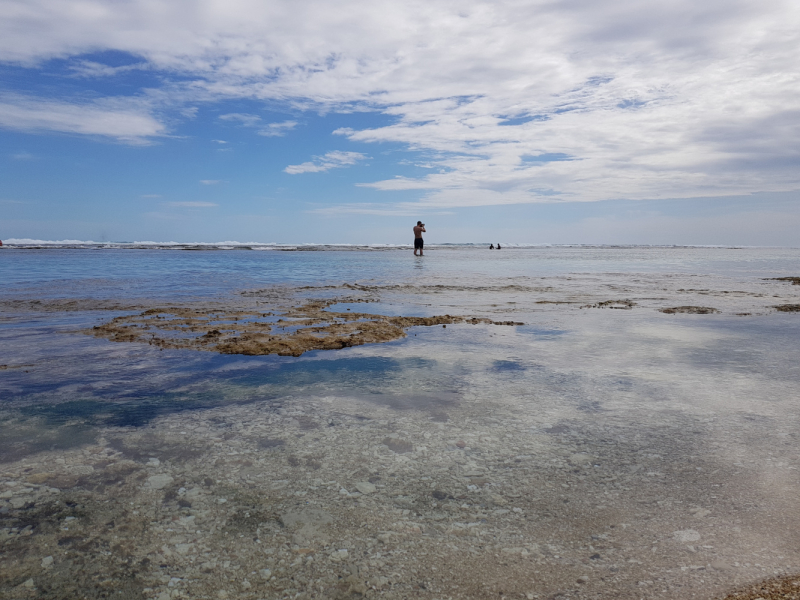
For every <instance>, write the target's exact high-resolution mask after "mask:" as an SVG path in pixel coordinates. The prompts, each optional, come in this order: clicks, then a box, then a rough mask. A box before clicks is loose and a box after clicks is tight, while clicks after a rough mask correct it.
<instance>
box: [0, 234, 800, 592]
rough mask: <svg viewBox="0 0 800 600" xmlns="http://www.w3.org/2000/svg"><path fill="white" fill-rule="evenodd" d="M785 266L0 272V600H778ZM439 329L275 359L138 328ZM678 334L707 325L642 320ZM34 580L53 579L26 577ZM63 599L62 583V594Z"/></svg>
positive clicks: (794, 559) (791, 270) (563, 255)
mask: <svg viewBox="0 0 800 600" xmlns="http://www.w3.org/2000/svg"><path fill="white" fill-rule="evenodd" d="M798 258H800V251H797V250H786V249H725V248H528V249H504V250H502V251H500V252H496V251H495V252H489V251H484V250H483V249H477V248H442V249H431V250H429V251H428V254H427V255H426V256H425V257H424V258H423V259H415V258H413V257H412V256H410V253H408V252H406V251H399V250H396V251H390V250H384V251H381V252H375V251H354V250H350V251H341V252H339V251H318V252H278V251H271V252H247V251H204V252H185V251H180V250H129V249H93V250H87V249H47V250H24V249H14V248H11V249H7V248H4V249H2V251H0V269H2V277H3V281H4V286H3V289H2V291H0V311H2V312H0V348H5V349H6V350H5V351H2V352H1V353H0V357H1V358H0V364H1V365H3V367H2V370H0V398H2V405H0V436H2V439H3V444H2V446H0V518H1V519H2V528H3V529H2V530H0V544H2V547H1V548H2V550H1V551H2V564H0V573H2V575H0V597H9V598H12V597H13V598H17V597H43V598H63V597H72V596H74V597H89V598H94V597H97V598H99V597H106V596H109V595H110V594H115V595H114V596H111V597H120V598H158V599H159V600H166V598H182V597H185V598H203V597H208V598H278V597H306V598H317V597H330V598H335V597H351V596H361V595H366V596H368V597H372V596H374V597H377V596H378V595H382V596H385V597H388V598H405V597H410V596H413V597H421V598H447V597H453V598H461V597H463V598H480V597H486V598H489V597H492V598H497V597H501V596H505V597H509V598H512V597H516V598H526V597H531V598H552V597H556V596H558V597H560V598H640V597H648V598H688V597H698V598H712V597H716V596H720V595H724V594H725V593H726V592H727V591H728V590H730V589H732V588H733V587H735V586H737V585H743V584H746V583H748V582H752V581H757V580H759V579H761V578H764V577H768V576H773V575H775V574H778V573H800V538H798V534H797V532H796V531H795V529H794V527H793V526H792V524H793V523H794V522H796V521H797V518H798V516H800V515H798V507H797V502H796V498H797V497H798V492H800V480H799V479H798V468H800V455H798V451H797V447H798V446H797V442H798V433H797V431H798V412H797V399H798V397H800V394H798V392H800V383H798V382H800V367H799V366H798V365H800V360H799V359H800V341H799V340H800V335H798V334H799V333H800V315H798V314H796V313H791V312H790V313H782V312H777V311H776V309H775V308H774V307H775V306H781V305H793V304H798V303H800V300H799V299H798V298H799V297H800V286H793V285H791V283H790V282H781V281H774V280H771V279H769V278H773V277H784V276H797V275H798V273H797V272H796V270H795V269H796V266H797V264H798ZM309 299H326V300H340V302H339V303H337V304H335V305H333V306H331V307H329V308H328V309H327V310H329V311H342V310H346V309H347V308H350V309H351V311H352V312H360V313H372V314H385V315H392V316H394V315H402V316H417V315H419V316H432V315H445V314H450V315H462V316H467V317H479V318H488V319H491V320H493V321H498V322H505V321H513V322H521V323H524V325H514V326H508V325H491V324H488V323H479V324H468V323H460V324H453V325H447V326H446V327H441V326H435V327H412V328H409V329H408V330H407V331H406V337H405V338H402V339H396V340H394V341H389V342H387V343H383V344H371V345H363V346H358V347H353V348H345V349H342V350H336V351H312V352H307V353H305V354H304V355H303V356H301V357H297V358H295V357H285V356H274V355H269V356H241V355H220V354H216V353H213V352H198V351H195V350H170V349H166V350H164V349H161V348H159V347H157V346H153V345H148V344H144V343H127V342H112V341H109V340H107V339H103V338H96V337H91V336H88V335H86V334H85V333H83V331H84V330H85V329H86V328H90V327H92V326H93V325H96V324H98V323H102V322H106V321H108V320H109V319H111V318H113V317H115V316H118V315H123V314H134V313H138V312H140V311H142V310H145V309H147V308H150V307H152V306H161V305H162V304H163V303H171V304H180V305H191V306H194V305H198V303H205V304H203V305H204V306H205V305H207V303H208V302H213V303H215V304H214V305H215V306H221V307H225V306H229V307H234V308H237V309H241V308H242V307H247V306H257V307H258V308H259V310H268V309H269V307H270V306H272V305H275V304H279V303H281V302H283V303H285V302H304V301H306V300H309ZM681 306H694V307H698V306H699V307H706V308H713V309H716V310H717V311H718V312H717V313H714V314H680V313H679V314H663V313H661V312H659V309H663V308H673V307H681ZM48 557H52V560H49V559H48ZM76 573H77V575H76Z"/></svg>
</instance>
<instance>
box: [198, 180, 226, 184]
mask: <svg viewBox="0 0 800 600" xmlns="http://www.w3.org/2000/svg"><path fill="white" fill-rule="evenodd" d="M200 183H202V184H203V185H217V184H218V183H222V180H221V179H201V180H200Z"/></svg>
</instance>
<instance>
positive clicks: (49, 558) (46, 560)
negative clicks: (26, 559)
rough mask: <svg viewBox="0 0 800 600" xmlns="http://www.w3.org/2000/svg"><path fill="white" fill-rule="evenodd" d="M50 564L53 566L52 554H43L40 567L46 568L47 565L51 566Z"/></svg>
mask: <svg viewBox="0 0 800 600" xmlns="http://www.w3.org/2000/svg"><path fill="white" fill-rule="evenodd" d="M52 566H53V557H52V556H45V557H44V558H43V559H42V567H44V568H45V569H47V568H48V567H52Z"/></svg>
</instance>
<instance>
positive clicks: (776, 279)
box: [770, 277, 800, 285]
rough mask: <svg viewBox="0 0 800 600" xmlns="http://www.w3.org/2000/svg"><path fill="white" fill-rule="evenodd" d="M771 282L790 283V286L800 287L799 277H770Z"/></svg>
mask: <svg viewBox="0 0 800 600" xmlns="http://www.w3.org/2000/svg"><path fill="white" fill-rule="evenodd" d="M770 280H771V281H791V282H792V285H800V277H770Z"/></svg>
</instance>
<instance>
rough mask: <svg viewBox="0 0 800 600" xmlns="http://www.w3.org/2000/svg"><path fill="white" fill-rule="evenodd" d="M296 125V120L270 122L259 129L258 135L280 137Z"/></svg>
mask: <svg viewBox="0 0 800 600" xmlns="http://www.w3.org/2000/svg"><path fill="white" fill-rule="evenodd" d="M296 126H297V121H284V122H283V123H270V124H269V125H267V126H266V127H264V128H263V129H261V130H259V132H258V135H263V136H265V137H281V136H284V135H286V132H287V131H289V130H291V129H294V128H295V127H296Z"/></svg>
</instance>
